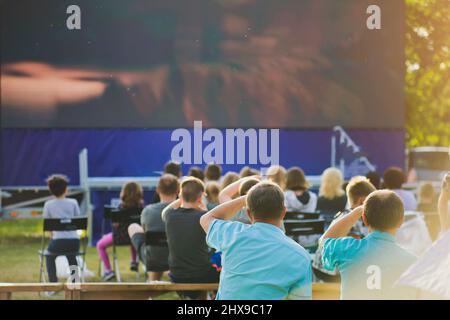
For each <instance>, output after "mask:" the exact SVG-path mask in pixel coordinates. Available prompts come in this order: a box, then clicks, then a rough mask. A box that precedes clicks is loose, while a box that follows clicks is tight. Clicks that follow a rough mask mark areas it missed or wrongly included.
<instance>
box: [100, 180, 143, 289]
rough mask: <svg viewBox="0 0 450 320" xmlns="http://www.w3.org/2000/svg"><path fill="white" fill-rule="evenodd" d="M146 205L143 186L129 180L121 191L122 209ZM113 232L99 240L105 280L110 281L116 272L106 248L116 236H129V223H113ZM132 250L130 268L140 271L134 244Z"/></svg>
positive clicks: (138, 209)
mask: <svg viewBox="0 0 450 320" xmlns="http://www.w3.org/2000/svg"><path fill="white" fill-rule="evenodd" d="M143 206H144V193H143V191H142V187H141V186H140V185H139V184H137V183H136V182H128V183H126V184H125V185H124V186H123V187H122V191H121V192H120V205H119V208H121V209H131V210H136V212H139V213H140V212H141V211H142V208H143ZM112 228H113V232H110V233H108V234H105V235H104V236H103V237H102V238H101V239H100V240H99V241H98V242H97V251H98V254H99V256H100V259H101V261H102V263H103V267H104V274H103V281H109V280H112V279H114V278H115V276H116V275H115V273H114V271H113V270H112V268H111V263H110V261H109V256H108V253H107V251H106V249H107V248H108V247H110V246H112V245H113V242H114V241H115V240H114V237H116V239H124V238H128V224H126V225H125V224H122V223H113V225H112ZM130 250H131V263H130V270H132V271H136V272H137V271H138V265H139V262H138V261H137V254H136V250H135V249H134V247H133V246H132V245H130Z"/></svg>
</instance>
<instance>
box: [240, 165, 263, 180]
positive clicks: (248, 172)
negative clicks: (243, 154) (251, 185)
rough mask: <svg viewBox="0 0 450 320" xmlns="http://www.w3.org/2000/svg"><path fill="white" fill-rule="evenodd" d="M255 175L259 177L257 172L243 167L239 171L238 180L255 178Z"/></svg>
mask: <svg viewBox="0 0 450 320" xmlns="http://www.w3.org/2000/svg"><path fill="white" fill-rule="evenodd" d="M257 175H259V171H258V170H256V169H252V168H250V167H249V166H245V167H243V168H242V169H241V171H240V172H239V177H240V178H246V177H251V176H257Z"/></svg>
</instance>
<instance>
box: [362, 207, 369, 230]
mask: <svg viewBox="0 0 450 320" xmlns="http://www.w3.org/2000/svg"><path fill="white" fill-rule="evenodd" d="M361 217H362V219H363V222H364V225H365V226H366V227H369V224H368V223H367V217H366V213H365V212H364V211H363V213H362V216H361Z"/></svg>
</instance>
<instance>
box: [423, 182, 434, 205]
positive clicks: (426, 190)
mask: <svg viewBox="0 0 450 320" xmlns="http://www.w3.org/2000/svg"><path fill="white" fill-rule="evenodd" d="M419 200H420V201H423V200H431V201H435V200H436V191H435V190H434V187H433V185H432V184H431V183H430V182H425V183H423V184H422V185H421V186H420V189H419Z"/></svg>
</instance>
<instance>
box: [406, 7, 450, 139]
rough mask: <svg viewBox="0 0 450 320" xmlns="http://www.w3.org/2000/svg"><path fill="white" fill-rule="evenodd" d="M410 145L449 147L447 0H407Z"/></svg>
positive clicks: (449, 12) (449, 22)
mask: <svg viewBox="0 0 450 320" xmlns="http://www.w3.org/2000/svg"><path fill="white" fill-rule="evenodd" d="M405 83H406V90H405V93H406V131H407V144H408V146H409V147H416V146H424V145H434V146H450V0H406V82H405Z"/></svg>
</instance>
